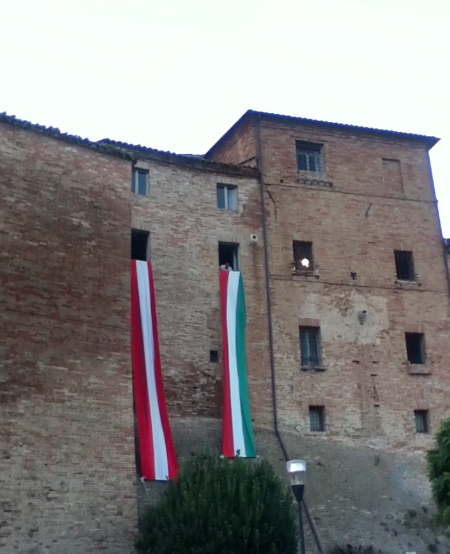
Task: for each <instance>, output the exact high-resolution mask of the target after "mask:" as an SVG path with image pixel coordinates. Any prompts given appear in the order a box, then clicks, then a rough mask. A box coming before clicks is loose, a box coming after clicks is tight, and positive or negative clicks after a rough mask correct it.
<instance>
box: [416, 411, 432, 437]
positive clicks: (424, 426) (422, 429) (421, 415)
mask: <svg viewBox="0 0 450 554" xmlns="http://www.w3.org/2000/svg"><path fill="white" fill-rule="evenodd" d="M414 421H415V423H416V433H429V432H430V431H429V423H428V410H414Z"/></svg>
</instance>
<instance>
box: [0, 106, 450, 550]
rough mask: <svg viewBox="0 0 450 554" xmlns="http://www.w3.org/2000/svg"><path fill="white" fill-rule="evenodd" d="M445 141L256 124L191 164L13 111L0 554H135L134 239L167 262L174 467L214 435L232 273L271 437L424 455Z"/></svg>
mask: <svg viewBox="0 0 450 554" xmlns="http://www.w3.org/2000/svg"><path fill="white" fill-rule="evenodd" d="M436 142H437V139H434V138H432V137H425V136H419V135H411V134H406V133H397V132H391V131H380V130H374V129H366V128H360V127H354V126H347V125H340V124H332V123H324V122H317V121H312V120H307V119H300V118H292V117H285V116H277V115H272V114H264V113H258V112H251V111H249V112H247V113H246V114H244V116H243V117H242V118H241V119H240V120H239V121H238V122H237V123H236V124H235V125H233V127H231V129H230V130H229V131H227V133H226V134H225V135H224V136H223V137H222V138H221V139H220V140H219V141H218V142H217V143H216V144H215V145H214V146H213V147H212V148H211V149H210V150H209V152H208V153H207V154H206V155H205V156H180V155H175V154H171V153H167V152H161V151H158V150H154V149H150V148H144V147H140V146H133V145H128V144H124V143H120V142H114V141H110V140H104V141H100V142H97V143H93V142H90V141H87V140H83V139H80V138H78V137H72V136H68V135H63V134H61V133H60V132H59V131H57V130H55V129H48V128H44V127H40V126H36V125H31V124H28V123H26V122H23V121H20V120H17V119H14V118H11V117H8V116H5V115H3V116H1V117H0V197H1V202H0V231H1V234H0V236H1V240H2V263H1V266H0V282H1V285H2V287H1V289H0V307H1V309H0V318H1V319H0V329H1V332H0V336H2V337H5V338H6V340H3V341H2V342H1V344H0V353H1V356H0V380H1V383H2V386H1V389H0V401H1V404H0V411H1V424H0V444H1V446H2V459H1V466H0V486H1V490H2V497H1V498H0V505H1V508H2V511H3V512H4V514H5V515H4V518H3V521H2V522H0V548H2V547H3V548H5V549H6V550H5V552H7V553H8V554H9V553H13V552H24V553H29V554H41V553H43V552H50V553H53V552H54V553H56V552H68V553H69V554H81V553H83V554H89V553H94V552H100V551H105V550H106V551H107V552H108V553H112V554H115V553H116V552H117V553H119V552H120V553H121V554H123V553H124V552H129V551H131V546H130V545H131V544H132V538H133V533H134V529H135V526H136V500H135V499H136V479H135V454H134V433H133V399H132V382H131V367H130V345H129V258H130V234H131V237H132V249H133V256H134V257H140V258H147V259H150V258H151V260H152V265H153V271H154V279H155V288H156V297H157V309H158V318H159V321H158V324H159V340H160V350H161V356H162V368H163V375H164V384H165V390H166V398H167V404H168V410H169V416H170V418H171V424H172V428H173V432H174V439H175V448H176V449H177V450H178V451H179V453H181V455H183V454H184V453H187V452H189V451H191V450H192V449H195V447H196V445H197V442H198V441H197V438H196V436H195V429H196V427H197V426H200V427H202V430H205V429H212V431H211V433H210V434H209V435H208V434H206V439H205V442H206V443H207V444H209V445H214V444H215V443H214V441H215V440H216V439H215V436H216V434H215V433H216V430H217V427H216V424H217V425H218V424H219V423H220V418H221V410H222V381H221V379H222V367H221V328H220V312H219V289H218V275H217V274H218V266H219V263H223V262H225V261H229V262H230V263H231V264H232V265H233V266H234V267H235V269H236V268H237V267H238V268H239V269H240V270H241V271H242V274H243V278H244V284H245V290H246V304H247V361H248V379H249V388H250V404H251V410H252V416H253V421H254V425H255V429H256V430H259V429H261V430H264V429H267V430H272V429H273V425H274V420H275V422H276V423H277V425H278V429H279V430H280V431H281V432H287V433H288V432H293V433H299V434H300V436H303V437H304V436H310V437H311V438H315V437H317V439H319V440H322V439H324V438H330V439H335V440H336V441H340V442H341V443H345V444H349V445H351V444H367V445H372V446H377V447H378V448H381V449H388V448H391V449H392V448H393V449H397V450H399V449H402V448H405V449H406V450H409V451H414V450H416V449H423V447H427V446H428V445H429V444H430V440H431V433H432V432H434V430H435V429H436V427H437V425H438V423H439V421H440V419H441V418H442V417H443V416H444V415H446V414H448V411H449V409H448V401H447V400H446V398H448V395H449V392H450V390H449V389H450V378H449V377H448V376H447V363H446V356H447V355H448V336H449V330H450V313H449V309H450V304H449V271H448V266H449V261H448V258H447V253H448V244H446V243H445V242H444V241H443V238H442V233H441V229H440V224H439V216H438V211H437V203H436V198H435V195H434V188H433V183H432V176H431V169H430V163H429V157H428V151H429V149H430V148H431V147H432V146H433V145H434V144H435V143H436ZM130 177H131V182H132V183H131V191H130ZM258 436H259V435H258V433H257V448H258V447H259V444H258ZM261 437H262V435H261ZM260 444H261V447H263V440H262V439H261V440H260Z"/></svg>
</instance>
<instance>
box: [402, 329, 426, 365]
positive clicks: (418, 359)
mask: <svg viewBox="0 0 450 554" xmlns="http://www.w3.org/2000/svg"><path fill="white" fill-rule="evenodd" d="M405 342H406V354H407V356H408V362H409V363H410V364H424V363H425V337H424V335H423V333H405Z"/></svg>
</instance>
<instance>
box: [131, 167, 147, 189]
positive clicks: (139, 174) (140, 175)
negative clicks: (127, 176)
mask: <svg viewBox="0 0 450 554" xmlns="http://www.w3.org/2000/svg"><path fill="white" fill-rule="evenodd" d="M147 188H148V171H147V170H146V169H137V168H135V169H133V172H132V174H131V192H132V193H133V194H140V195H142V196H145V195H146V194H147Z"/></svg>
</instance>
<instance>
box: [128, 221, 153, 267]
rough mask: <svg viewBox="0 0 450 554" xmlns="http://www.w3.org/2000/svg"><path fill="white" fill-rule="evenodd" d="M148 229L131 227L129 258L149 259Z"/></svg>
mask: <svg viewBox="0 0 450 554" xmlns="http://www.w3.org/2000/svg"><path fill="white" fill-rule="evenodd" d="M149 235H150V233H149V232H148V231H141V230H140V229H131V259H132V260H143V261H147V260H149V259H150V253H149V248H148V246H149V244H148V242H149V241H148V237H149Z"/></svg>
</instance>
